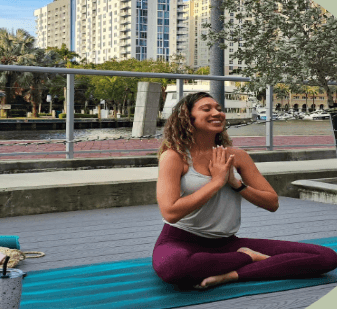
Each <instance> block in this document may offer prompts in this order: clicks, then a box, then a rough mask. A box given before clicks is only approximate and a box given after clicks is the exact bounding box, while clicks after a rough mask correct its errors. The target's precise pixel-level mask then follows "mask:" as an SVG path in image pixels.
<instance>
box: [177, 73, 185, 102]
mask: <svg viewBox="0 0 337 309" xmlns="http://www.w3.org/2000/svg"><path fill="white" fill-rule="evenodd" d="M183 96H184V80H183V79H180V78H179V79H177V98H178V101H180V100H181V99H182V97H183Z"/></svg>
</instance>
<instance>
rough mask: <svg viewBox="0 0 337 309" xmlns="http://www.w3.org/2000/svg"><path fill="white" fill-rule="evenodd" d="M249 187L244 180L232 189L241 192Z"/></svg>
mask: <svg viewBox="0 0 337 309" xmlns="http://www.w3.org/2000/svg"><path fill="white" fill-rule="evenodd" d="M245 188H247V186H246V185H245V184H244V183H243V181H241V186H240V187H239V188H237V189H235V188H233V187H232V189H233V190H234V191H235V192H240V191H242V190H243V189H245Z"/></svg>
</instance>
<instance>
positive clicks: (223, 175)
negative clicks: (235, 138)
mask: <svg viewBox="0 0 337 309" xmlns="http://www.w3.org/2000/svg"><path fill="white" fill-rule="evenodd" d="M226 154H227V148H224V147H223V146H217V147H213V158H212V160H210V163H209V171H210V173H211V176H212V180H214V181H217V182H219V184H220V185H221V186H224V185H225V184H226V183H228V184H229V185H230V186H232V187H238V183H239V180H237V179H236V178H235V176H234V169H233V167H234V159H235V155H234V154H232V155H230V156H229V157H228V159H226V158H227V155H226Z"/></svg>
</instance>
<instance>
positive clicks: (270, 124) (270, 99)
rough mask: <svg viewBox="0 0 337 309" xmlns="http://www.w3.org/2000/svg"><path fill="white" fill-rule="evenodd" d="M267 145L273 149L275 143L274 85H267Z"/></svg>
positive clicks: (269, 148)
mask: <svg viewBox="0 0 337 309" xmlns="http://www.w3.org/2000/svg"><path fill="white" fill-rule="evenodd" d="M266 97H267V98H266V99H267V106H266V121H267V122H266V146H267V148H268V150H270V151H272V150H273V149H274V143H273V86H272V85H267V91H266Z"/></svg>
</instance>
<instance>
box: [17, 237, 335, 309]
mask: <svg viewBox="0 0 337 309" xmlns="http://www.w3.org/2000/svg"><path fill="white" fill-rule="evenodd" d="M302 242H304V243H312V244H318V245H322V246H326V247H330V248H332V249H333V250H335V251H336V252H337V237H333V238H324V239H315V240H305V241H302ZM336 281H337V269H335V270H333V271H331V272H329V273H327V274H324V275H322V276H319V277H315V278H310V279H291V280H273V281H250V282H235V283H230V284H227V285H221V286H217V287H213V288H211V289H208V290H181V289H179V288H178V287H177V286H175V285H171V284H166V283H165V282H163V281H162V280H161V279H159V278H158V277H157V275H156V273H155V272H154V270H153V268H152V261H151V258H150V257H149V258H142V259H134V260H125V261H118V262H112V263H102V264H92V265H86V266H80V267H67V268H59V269H53V270H46V271H45V270H43V271H35V272H29V273H28V276H27V277H26V278H24V280H23V292H22V298H21V306H20V308H21V309H33V308H34V309H35V308H39V309H47V308H48V309H51V308H58V309H60V308H62V309H66V308H69V309H70V308H72V309H73V308H87V309H93V308H95V309H101V308H104V309H112V308H118V309H133V308H138V309H139V308H146V309H151V308H176V307H183V306H188V305H195V304H201V303H208V302H214V301H220V300H225V299H230V298H235V297H240V296H248V295H256V294H263V293H272V292H278V291H286V290H292V289H298V288H303V287H310V286H315V285H322V284H327V283H333V282H336Z"/></svg>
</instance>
